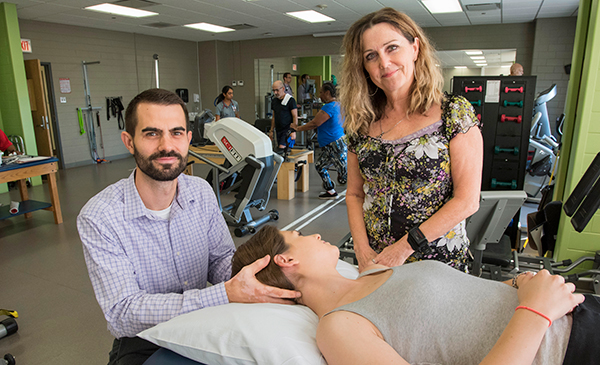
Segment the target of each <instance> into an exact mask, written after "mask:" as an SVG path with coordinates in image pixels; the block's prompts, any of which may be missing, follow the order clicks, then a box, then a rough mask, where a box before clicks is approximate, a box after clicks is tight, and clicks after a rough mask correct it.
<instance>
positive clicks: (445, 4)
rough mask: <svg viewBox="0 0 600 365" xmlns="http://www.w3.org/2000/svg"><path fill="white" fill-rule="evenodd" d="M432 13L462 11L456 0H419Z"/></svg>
mask: <svg viewBox="0 0 600 365" xmlns="http://www.w3.org/2000/svg"><path fill="white" fill-rule="evenodd" d="M421 2H422V3H423V5H425V7H426V8H427V10H429V12H430V13H432V14H444V13H462V11H463V10H462V7H461V6H460V3H459V2H458V0H421Z"/></svg>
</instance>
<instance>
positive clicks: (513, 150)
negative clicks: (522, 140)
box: [494, 146, 519, 156]
mask: <svg viewBox="0 0 600 365" xmlns="http://www.w3.org/2000/svg"><path fill="white" fill-rule="evenodd" d="M501 152H507V153H512V154H514V155H515V156H516V155H518V154H519V147H513V148H502V147H500V146H495V147H494V154H495V155H499V154H500V153H501Z"/></svg>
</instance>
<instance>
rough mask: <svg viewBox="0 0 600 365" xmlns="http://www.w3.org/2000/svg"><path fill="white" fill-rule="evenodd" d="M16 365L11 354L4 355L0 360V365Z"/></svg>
mask: <svg viewBox="0 0 600 365" xmlns="http://www.w3.org/2000/svg"><path fill="white" fill-rule="evenodd" d="M16 363H17V361H16V360H15V357H14V356H13V355H11V354H5V355H4V357H3V358H2V359H1V360H0V365H15V364H16Z"/></svg>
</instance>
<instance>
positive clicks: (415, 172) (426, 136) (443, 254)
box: [348, 95, 481, 271]
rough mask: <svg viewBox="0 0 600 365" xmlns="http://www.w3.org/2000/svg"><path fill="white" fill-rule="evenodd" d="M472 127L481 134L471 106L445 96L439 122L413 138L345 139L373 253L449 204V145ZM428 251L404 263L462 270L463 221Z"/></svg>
mask: <svg viewBox="0 0 600 365" xmlns="http://www.w3.org/2000/svg"><path fill="white" fill-rule="evenodd" d="M473 126H478V127H480V128H481V123H480V121H479V120H478V119H477V117H476V115H475V112H474V110H473V107H472V106H471V104H470V103H469V102H468V101H467V100H466V99H465V98H464V97H462V96H454V95H445V97H444V100H443V102H442V119H441V120H439V121H437V122H435V123H433V124H432V125H430V126H427V127H425V128H423V129H421V130H419V131H417V132H415V133H413V134H410V135H408V136H405V137H403V138H400V139H398V140H394V141H388V140H382V139H378V138H374V137H370V136H364V135H349V136H348V142H349V143H348V150H349V151H350V152H353V153H355V154H356V155H357V157H358V163H359V168H360V173H361V175H362V178H363V179H364V185H363V189H364V192H365V200H364V203H363V214H364V221H365V225H366V228H367V235H368V237H369V244H370V246H371V247H372V248H373V249H374V250H375V252H377V253H379V252H381V251H382V250H383V249H384V248H385V247H387V246H389V245H392V244H393V243H395V242H396V241H398V240H399V239H400V238H402V237H403V236H404V235H405V234H406V233H407V232H408V230H409V229H410V228H412V227H414V226H416V225H418V224H420V223H422V222H424V221H426V220H427V219H428V218H429V217H431V216H432V215H433V214H434V213H435V212H437V211H438V209H440V208H441V207H442V206H443V205H444V204H445V203H446V202H447V201H448V200H450V198H451V197H452V193H453V185H452V175H451V173H450V163H451V161H450V150H449V148H450V140H452V138H454V137H455V136H456V135H458V133H466V132H467V131H469V129H470V128H471V127H473ZM430 246H431V248H432V249H433V252H434V253H433V254H432V255H428V256H427V257H419V256H418V255H416V254H413V255H412V256H411V257H409V258H408V260H407V262H411V261H416V260H420V259H433V260H438V261H442V262H445V263H448V264H449V265H450V266H453V267H455V268H457V269H459V270H461V271H466V270H467V268H466V267H467V250H468V247H469V239H468V238H467V234H466V230H465V221H464V220H463V221H461V222H460V223H458V224H457V225H456V226H455V227H454V228H452V229H451V230H450V231H449V232H448V233H446V234H445V235H444V236H442V237H440V238H438V239H436V240H435V241H433V242H430Z"/></svg>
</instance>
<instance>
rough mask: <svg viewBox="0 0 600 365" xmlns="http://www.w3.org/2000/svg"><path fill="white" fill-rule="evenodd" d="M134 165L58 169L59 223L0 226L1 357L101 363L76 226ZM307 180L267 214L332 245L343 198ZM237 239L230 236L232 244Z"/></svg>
mask: <svg viewBox="0 0 600 365" xmlns="http://www.w3.org/2000/svg"><path fill="white" fill-rule="evenodd" d="M134 166H135V163H134V161H133V159H132V158H128V159H124V160H118V161H114V162H112V163H110V164H102V165H89V166H84V167H79V168H73V169H69V170H61V171H59V173H58V178H57V179H58V189H59V195H60V201H61V205H62V213H63V217H64V223H63V224H61V225H56V224H54V219H53V216H52V213H51V212H48V211H39V212H34V213H33V217H32V218H31V219H25V218H24V217H23V216H17V217H14V218H11V219H7V220H3V221H0V308H7V309H14V310H16V311H18V313H19V318H18V319H17V323H18V325H19V330H18V332H17V333H16V334H15V335H12V336H10V337H5V338H2V339H0V358H1V357H2V356H4V354H5V353H8V352H10V353H12V354H13V355H14V356H15V357H16V358H17V364H24V365H35V364H44V365H65V364H106V363H107V360H108V355H107V354H108V351H109V349H110V347H111V345H112V336H111V335H110V333H109V332H108V331H107V329H106V322H105V320H104V317H103V315H102V312H101V311H100V307H99V306H98V304H97V302H96V299H95V297H94V293H93V290H92V287H91V284H90V281H89V278H88V274H87V269H86V266H85V262H84V259H83V252H82V249H81V242H80V240H79V236H78V234H77V228H76V223H75V221H76V217H77V214H78V213H79V210H80V209H81V207H83V205H84V204H85V203H86V202H87V200H88V199H89V198H90V197H92V196H93V195H95V194H96V193H97V192H99V191H100V190H102V189H103V188H104V187H106V186H107V185H109V184H111V183H113V182H115V181H117V180H119V179H121V178H125V177H127V176H129V174H130V172H131V169H132V168H133V167H134ZM197 170H198V169H197ZM201 173H203V171H202V170H201V169H200V171H196V174H201ZM335 176H336V175H335V172H334V173H333V177H334V178H335ZM310 177H311V179H310V190H309V191H308V192H306V193H296V198H295V199H293V200H291V201H282V200H277V199H275V198H274V197H273V198H272V199H271V200H270V202H269V205H268V207H267V209H277V210H278V211H279V213H280V219H279V220H278V221H277V222H276V224H277V226H278V227H280V228H284V227H286V226H289V229H295V228H297V227H299V226H304V227H302V228H301V229H302V232H303V233H305V234H306V233H313V232H319V233H321V234H323V236H324V239H325V240H328V241H330V242H332V243H333V242H338V241H339V240H341V239H342V238H343V236H344V235H345V234H346V233H347V232H348V231H349V229H348V220H347V217H346V204H345V201H344V200H343V199H342V198H340V199H339V200H338V201H335V202H332V201H323V200H319V199H318V194H319V193H320V192H322V190H323V189H322V187H321V181H320V179H319V178H318V175H317V174H316V173H315V171H314V167H313V166H312V165H311V166H310ZM45 185H46V184H43V186H36V187H33V188H30V189H29V191H30V196H31V199H35V200H41V201H49V197H48V194H47V187H46V186H45ZM338 191H340V192H341V191H343V187H342V189H341V190H339V189H338ZM273 194H276V192H275V190H273ZM11 199H12V200H20V198H19V194H18V191H16V190H12V191H10V192H9V193H6V194H0V203H2V204H9V203H10V201H11ZM336 202H339V204H337V205H336V204H335V203H336ZM320 206H323V208H321V209H320V210H319V211H318V212H317V214H319V213H320V212H323V211H325V210H327V209H329V210H327V211H326V212H325V213H323V214H322V215H321V216H319V217H318V218H316V219H314V220H313V221H311V222H309V221H310V219H311V218H309V217H305V218H304V219H300V220H299V218H302V217H303V216H305V215H306V214H307V213H308V212H310V211H312V210H313V209H315V208H317V207H320ZM257 213H259V212H257ZM314 216H315V214H312V215H311V217H314ZM294 222H296V223H294ZM291 223H294V224H291ZM290 224H291V225H290ZM232 236H233V229H232ZM246 238H247V237H246ZM244 240H245V239H244V238H237V237H234V241H235V243H236V245H239V244H241V243H242V242H244ZM0 319H4V317H2V318H0Z"/></svg>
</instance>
